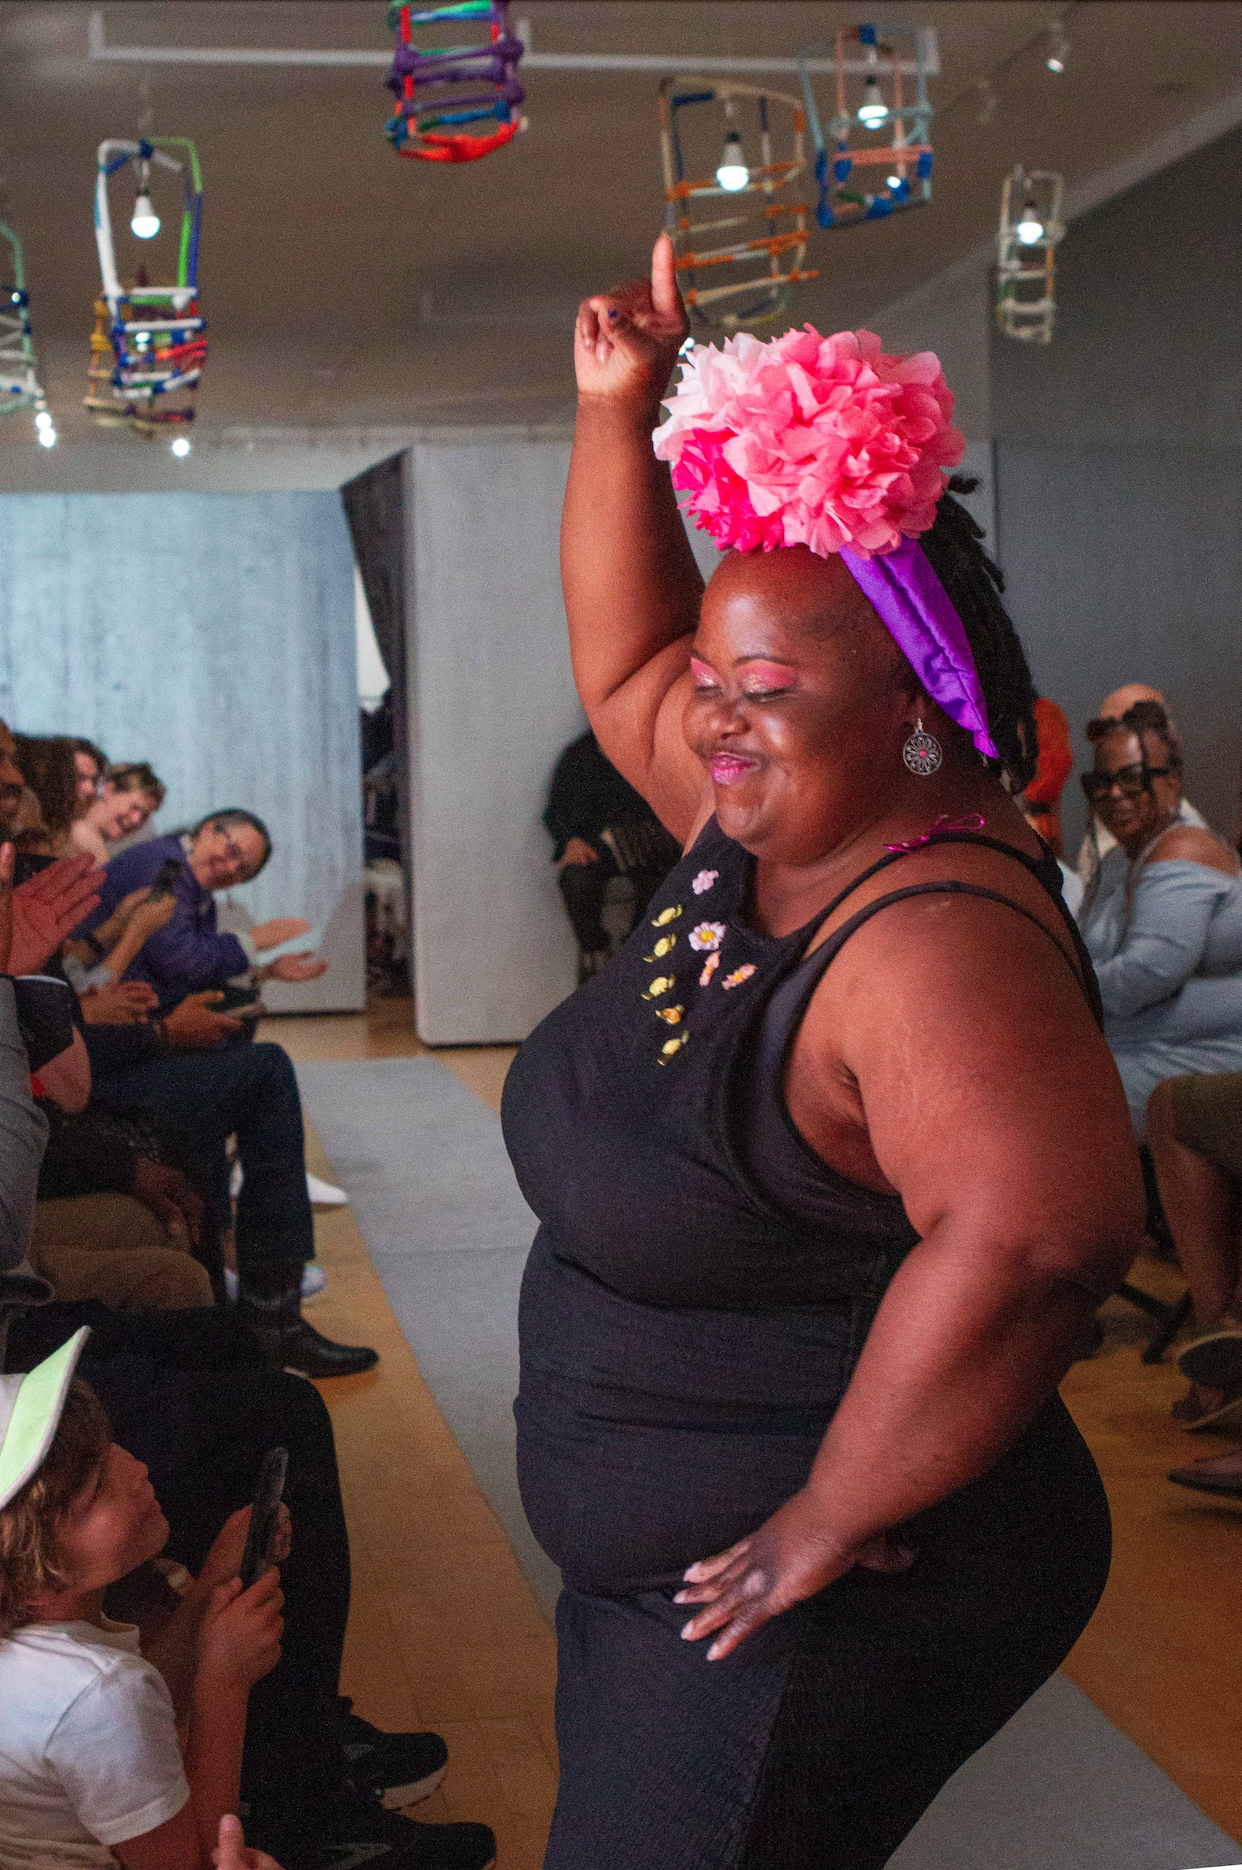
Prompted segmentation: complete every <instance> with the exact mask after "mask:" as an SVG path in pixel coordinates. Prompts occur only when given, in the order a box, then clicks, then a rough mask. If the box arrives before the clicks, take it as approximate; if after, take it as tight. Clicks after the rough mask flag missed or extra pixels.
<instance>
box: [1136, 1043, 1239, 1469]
mask: <svg viewBox="0 0 1242 1870" xmlns="http://www.w3.org/2000/svg"><path fill="white" fill-rule="evenodd" d="M1147 1142H1148V1146H1149V1148H1150V1149H1151V1155H1152V1161H1153V1163H1154V1165H1155V1169H1156V1180H1157V1183H1158V1185H1159V1189H1160V1201H1161V1205H1162V1207H1163V1208H1164V1213H1165V1218H1166V1220H1167V1221H1168V1223H1169V1229H1170V1232H1171V1233H1172V1235H1173V1239H1174V1241H1175V1243H1176V1246H1177V1257H1178V1259H1179V1260H1180V1261H1181V1264H1182V1269H1183V1271H1184V1272H1185V1274H1186V1280H1187V1284H1188V1285H1189V1287H1190V1296H1191V1299H1192V1301H1193V1304H1194V1318H1195V1324H1196V1325H1197V1327H1198V1333H1197V1336H1196V1337H1195V1340H1194V1341H1193V1343H1191V1344H1188V1345H1187V1346H1186V1349H1185V1350H1184V1351H1183V1352H1182V1355H1181V1357H1180V1358H1179V1360H1178V1361H1179V1364H1180V1367H1181V1369H1182V1370H1183V1372H1184V1373H1185V1374H1186V1375H1187V1376H1188V1377H1190V1379H1191V1387H1190V1394H1189V1395H1188V1396H1185V1397H1183V1398H1182V1399H1181V1401H1180V1402H1178V1403H1176V1404H1174V1408H1173V1413H1174V1415H1175V1416H1176V1417H1177V1419H1178V1420H1179V1421H1181V1422H1185V1423H1186V1424H1187V1425H1188V1426H1190V1427H1192V1428H1206V1427H1208V1426H1209V1424H1211V1423H1215V1422H1218V1421H1220V1419H1221V1418H1222V1417H1223V1416H1226V1415H1235V1416H1237V1417H1238V1418H1239V1420H1242V1255H1240V1252H1239V1225H1240V1215H1239V1208H1238V1197H1239V1193H1240V1192H1242V1071H1236V1072H1223V1073H1220V1074H1217V1075H1213V1076H1197V1077H1179V1078H1166V1079H1165V1080H1164V1081H1163V1082H1162V1083H1160V1084H1158V1085H1157V1086H1156V1088H1155V1090H1154V1091H1153V1092H1152V1094H1151V1098H1150V1100H1149V1102H1148V1105H1147ZM1238 1491H1239V1492H1240V1493H1242V1471H1240V1473H1239V1485H1238Z"/></svg>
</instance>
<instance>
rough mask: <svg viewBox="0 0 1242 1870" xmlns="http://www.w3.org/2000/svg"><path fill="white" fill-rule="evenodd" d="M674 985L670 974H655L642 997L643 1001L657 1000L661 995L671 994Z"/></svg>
mask: <svg viewBox="0 0 1242 1870" xmlns="http://www.w3.org/2000/svg"><path fill="white" fill-rule="evenodd" d="M674 985H675V981H674V978H673V976H672V975H671V974H657V975H656V977H655V979H654V980H653V981H652V983H651V985H650V987H648V989H647V991H646V993H645V994H644V995H643V999H644V1000H658V999H659V998H660V995H661V994H662V993H669V992H671V991H672V988H673V986H674Z"/></svg>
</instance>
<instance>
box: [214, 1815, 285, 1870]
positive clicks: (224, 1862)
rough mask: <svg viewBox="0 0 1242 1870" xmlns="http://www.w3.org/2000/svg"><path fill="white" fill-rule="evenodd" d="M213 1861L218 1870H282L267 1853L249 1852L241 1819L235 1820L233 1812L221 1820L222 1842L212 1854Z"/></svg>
mask: <svg viewBox="0 0 1242 1870" xmlns="http://www.w3.org/2000/svg"><path fill="white" fill-rule="evenodd" d="M211 1861H212V1862H213V1863H214V1864H215V1866H216V1870H280V1865H279V1864H278V1863H277V1862H276V1859H275V1858H274V1857H269V1856H268V1854H267V1852H266V1851H252V1850H247V1848H246V1840H245V1838H244V1837H243V1835H242V1828H241V1819H240V1818H234V1816H233V1814H232V1812H225V1814H224V1816H223V1818H222V1819H221V1820H220V1842H219V1844H218V1845H217V1846H216V1848H215V1850H213V1851H212V1853H211Z"/></svg>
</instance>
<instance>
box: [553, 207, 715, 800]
mask: <svg viewBox="0 0 1242 1870" xmlns="http://www.w3.org/2000/svg"><path fill="white" fill-rule="evenodd" d="M686 329H687V326H686V316H685V311H684V309H683V307H682V303H681V297H680V294H679V293H678V290H677V283H676V278H675V276H674V272H673V253H672V247H671V245H670V243H669V241H668V238H667V236H665V235H661V237H660V240H659V241H658V242H657V243H656V249H655V253H654V255H653V257H652V271H651V282H650V284H648V283H647V282H646V281H639V282H636V283H634V284H632V285H629V286H624V287H622V288H620V290H618V291H617V292H614V293H608V294H602V295H600V296H598V297H595V298H591V299H587V300H584V302H583V304H582V305H581V306H580V308H579V311H578V322H577V326H576V328H575V332H574V365H575V369H576V372H577V378H578V416H577V422H576V425H575V429H574V448H573V457H572V459H571V462H570V468H569V481H568V484H567V486H566V489H565V507H564V515H563V518H562V522H561V579H562V585H563V588H564V593H565V614H566V616H567V617H568V619H569V640H570V649H571V652H572V655H573V662H574V677H575V680H576V682H577V685H578V693H579V694H580V695H581V697H582V704H583V706H584V708H585V709H586V711H587V715H588V717H589V719H590V722H591V725H592V727H593V728H594V729H595V733H596V736H597V738H598V739H599V743H600V745H601V746H602V748H603V749H604V752H605V753H606V754H607V755H608V757H609V759H610V760H612V762H613V764H614V765H615V766H617V767H618V768H619V770H620V771H621V772H622V773H624V775H625V777H626V778H627V779H628V780H629V781H630V783H631V784H632V785H634V786H635V787H637V789H638V791H640V792H641V793H642V794H643V796H644V797H645V798H647V799H648V800H649V802H650V803H651V805H652V806H653V808H654V809H655V811H656V812H657V813H658V814H659V816H660V817H661V818H662V819H663V820H664V822H665V824H666V825H668V827H669V829H670V830H671V831H673V832H674V833H675V834H678V835H680V836H683V837H684V836H685V835H687V833H688V832H689V830H690V829H691V826H692V824H693V823H694V821H695V819H696V817H697V816H698V813H699V810H700V806H701V802H702V794H703V790H704V784H703V775H702V769H701V767H700V766H699V763H698V761H697V760H696V759H695V758H694V757H693V755H692V754H691V753H690V751H689V749H688V748H687V747H686V745H685V742H684V739H683V737H682V733H681V708H682V703H683V701H684V694H685V686H686V685H687V683H688V675H687V669H688V666H689V643H690V637H691V635H692V634H693V632H694V629H695V626H696V624H697V621H698V608H699V599H700V598H701V596H702V593H703V580H702V579H701V578H700V576H699V573H698V568H697V566H696V565H695V562H694V554H693V553H692V552H691V550H690V546H689V542H688V541H687V539H686V535H685V529H684V527H683V525H682V522H681V517H680V515H679V513H678V511H677V503H676V501H675V499H674V497H673V489H672V484H671V482H670V480H669V473H668V469H667V467H666V466H665V465H664V463H663V462H660V461H657V460H656V458H655V455H654V454H653V452H652V447H651V432H652V429H653V428H654V427H655V426H656V424H657V423H658V421H659V419H660V409H659V403H660V397H661V395H662V394H663V392H664V390H665V389H666V388H667V386H668V379H669V376H670V373H671V371H672V368H673V365H674V363H675V361H676V356H677V351H678V347H679V346H680V344H681V342H682V339H683V338H684V336H685V333H686Z"/></svg>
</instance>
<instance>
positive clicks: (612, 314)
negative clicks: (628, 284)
mask: <svg viewBox="0 0 1242 1870" xmlns="http://www.w3.org/2000/svg"><path fill="white" fill-rule="evenodd" d="M607 316H608V318H609V319H613V318H617V317H619V316H620V314H619V313H618V312H615V311H614V310H613V308H612V306H611V305H610V306H609V307H608V312H607Z"/></svg>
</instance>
